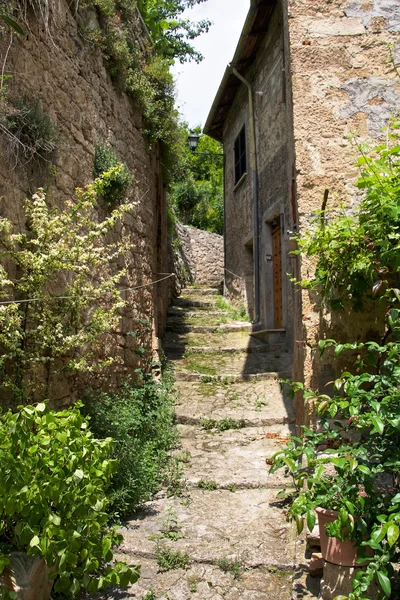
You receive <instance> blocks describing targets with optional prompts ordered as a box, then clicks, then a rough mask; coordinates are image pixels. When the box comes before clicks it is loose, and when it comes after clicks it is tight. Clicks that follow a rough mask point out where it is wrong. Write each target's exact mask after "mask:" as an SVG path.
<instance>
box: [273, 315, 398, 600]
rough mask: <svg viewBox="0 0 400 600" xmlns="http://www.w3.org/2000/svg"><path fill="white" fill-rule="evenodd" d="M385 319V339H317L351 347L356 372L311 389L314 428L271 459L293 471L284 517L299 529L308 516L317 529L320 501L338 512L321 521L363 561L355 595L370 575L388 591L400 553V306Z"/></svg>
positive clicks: (275, 465)
mask: <svg viewBox="0 0 400 600" xmlns="http://www.w3.org/2000/svg"><path fill="white" fill-rule="evenodd" d="M387 318H388V327H389V328H390V334H389V335H387V336H386V337H385V338H384V339H383V342H382V344H378V343H376V342H366V343H352V344H336V343H335V342H334V341H333V340H324V341H321V342H320V343H319V348H320V351H321V353H323V352H324V351H325V349H326V347H328V346H331V347H333V348H334V354H335V355H336V356H338V355H339V354H341V353H342V352H345V351H352V352H356V353H357V360H356V363H355V370H354V371H355V373H351V372H349V371H345V372H343V373H342V374H341V375H340V377H339V378H338V379H337V380H336V381H335V382H334V389H335V393H334V395H333V396H332V397H330V396H328V395H317V396H315V395H314V397H315V398H316V406H317V414H318V415H319V418H320V420H319V425H318V430H317V431H313V430H311V429H307V428H304V430H303V435H302V437H292V439H291V441H290V442H289V444H288V445H287V447H286V448H285V449H283V450H281V451H280V452H277V453H276V454H275V455H274V456H273V457H272V459H271V461H270V462H271V471H272V472H274V471H276V470H277V469H279V468H285V469H286V471H287V472H288V473H290V475H291V476H292V480H293V489H294V491H292V492H291V493H290V502H291V505H290V508H289V515H290V516H291V517H292V518H293V519H294V520H295V521H296V523H297V528H298V530H299V531H301V530H302V528H303V526H304V523H305V522H307V525H308V527H309V529H312V528H313V527H314V525H315V522H316V514H315V511H316V509H317V508H318V507H319V509H323V510H320V515H322V517H324V515H326V513H325V510H328V511H336V512H335V513H334V514H332V513H328V514H329V516H330V517H331V518H333V517H335V518H334V519H333V520H332V521H331V522H330V523H329V524H327V525H326V527H325V532H326V534H327V536H328V538H336V540H338V541H340V542H346V543H347V550H350V551H351V550H352V551H353V561H352V562H353V563H354V562H355V563H356V564H357V565H360V564H365V565H366V566H365V569H364V570H363V571H361V572H359V573H358V574H357V576H356V577H355V580H354V582H353V596H351V598H352V600H354V599H356V598H362V597H363V594H364V593H365V591H366V590H367V589H368V586H369V585H370V583H371V582H372V581H373V580H374V578H375V577H376V578H377V580H378V582H379V584H380V586H381V589H382V593H383V594H384V595H385V596H386V597H390V593H391V585H390V577H391V575H392V572H393V570H392V567H391V563H392V562H395V561H396V560H397V558H398V556H399V550H398V540H399V537H400V492H399V481H398V473H399V472H400V366H399V365H400V311H399V310H397V309H395V308H392V309H390V310H389V312H388V315H387ZM293 387H294V389H295V390H298V389H301V388H302V384H300V383H296V384H293ZM307 393H308V394H310V392H307ZM328 542H329V539H328ZM335 544H336V542H335ZM335 544H332V543H330V545H331V546H332V545H335ZM328 545H329V544H328ZM352 547H353V549H352ZM324 552H326V550H324ZM368 553H369V555H368ZM339 556H343V548H341V549H340V550H339ZM326 557H327V555H326V554H325V558H326ZM328 560H332V558H328ZM348 560H351V559H349V558H348V557H346V558H345V559H344V561H345V562H342V563H339V564H346V562H348Z"/></svg>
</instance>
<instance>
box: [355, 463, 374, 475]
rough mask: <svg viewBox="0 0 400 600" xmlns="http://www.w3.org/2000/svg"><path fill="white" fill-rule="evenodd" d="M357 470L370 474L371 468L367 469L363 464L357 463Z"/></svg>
mask: <svg viewBox="0 0 400 600" xmlns="http://www.w3.org/2000/svg"><path fill="white" fill-rule="evenodd" d="M358 470H359V471H361V473H364V474H365V475H371V469H369V468H368V467H366V466H365V465H358Z"/></svg>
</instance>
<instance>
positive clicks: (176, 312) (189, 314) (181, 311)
mask: <svg viewBox="0 0 400 600" xmlns="http://www.w3.org/2000/svg"><path fill="white" fill-rule="evenodd" d="M228 315H229V313H228V312H227V311H223V310H208V311H202V312H201V313H200V314H199V312H198V311H191V310H190V309H187V308H182V307H181V308H180V307H173V306H172V307H171V308H169V309H168V317H175V318H178V317H179V318H180V319H188V318H193V317H202V318H203V317H207V316H209V317H219V316H222V317H224V316H228Z"/></svg>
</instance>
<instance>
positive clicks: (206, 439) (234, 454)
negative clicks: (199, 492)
mask: <svg viewBox="0 0 400 600" xmlns="http://www.w3.org/2000/svg"><path fill="white" fill-rule="evenodd" d="M220 423H221V425H225V423H224V422H223V421H222V422H220ZM206 425H207V426H208V423H206ZM233 425H234V422H233V421H232V426H233ZM178 429H179V434H180V443H181V449H180V450H177V453H178V456H179V454H180V453H182V452H183V453H184V456H185V457H186V458H185V461H186V462H185V464H184V471H183V475H184V478H185V480H186V481H187V482H188V484H189V485H190V487H191V488H197V489H199V486H198V482H199V481H200V482H203V483H202V484H203V485H204V486H207V485H208V484H209V483H210V482H211V483H213V484H214V486H215V487H216V488H217V489H233V490H235V489H257V488H264V489H280V488H282V487H285V488H290V487H292V485H293V483H292V480H291V478H290V477H285V475H284V473H283V471H282V472H278V473H273V474H270V473H269V469H270V467H269V464H267V462H266V459H269V458H270V457H271V456H272V455H273V454H275V452H278V451H279V450H281V449H283V448H285V445H286V444H287V442H288V439H289V436H290V433H291V431H290V426H289V425H287V424H286V425H284V424H282V423H277V424H275V425H273V426H269V427H262V426H261V427H243V428H240V429H227V430H225V431H219V430H218V429H215V428H214V429H205V428H204V427H199V426H197V427H194V426H192V425H179V426H178ZM292 429H294V428H293V427H292Z"/></svg>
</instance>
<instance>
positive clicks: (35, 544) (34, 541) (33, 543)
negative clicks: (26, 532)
mask: <svg viewBox="0 0 400 600" xmlns="http://www.w3.org/2000/svg"><path fill="white" fill-rule="evenodd" d="M39 544H40V539H39V538H38V536H37V535H34V536H33V538H32V539H31V541H30V542H29V545H30V547H31V548H34V547H39Z"/></svg>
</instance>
